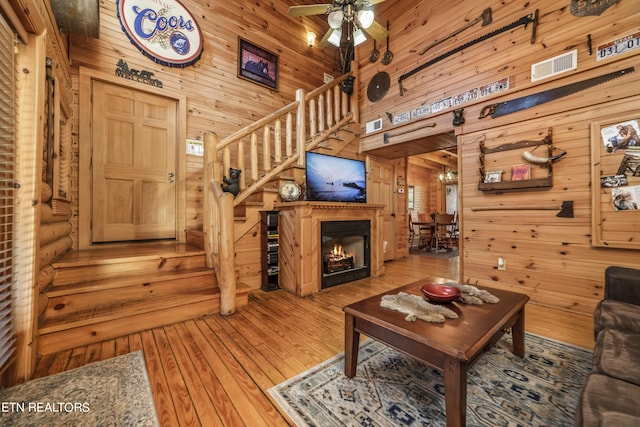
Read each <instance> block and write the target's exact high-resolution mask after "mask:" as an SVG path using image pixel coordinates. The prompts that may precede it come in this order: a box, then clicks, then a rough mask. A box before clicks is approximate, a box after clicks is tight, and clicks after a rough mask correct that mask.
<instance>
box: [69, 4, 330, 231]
mask: <svg viewBox="0 0 640 427" xmlns="http://www.w3.org/2000/svg"><path fill="white" fill-rule="evenodd" d="M287 3H288V2H283V1H276V2H262V1H254V2H249V1H246V0H243V1H237V2H210V1H205V0H192V1H189V2H188V3H184V5H185V6H186V7H187V8H188V10H189V11H190V12H191V14H192V15H193V16H194V17H195V19H196V22H197V23H198V25H199V26H200V29H201V31H202V35H203V38H204V52H203V54H202V57H201V59H200V60H199V61H198V62H197V63H196V64H195V65H194V66H190V67H185V68H170V67H165V66H161V65H159V64H156V63H155V62H153V61H152V60H151V59H149V58H147V57H145V56H143V55H142V54H141V53H140V52H139V51H138V49H137V48H136V47H135V46H134V45H132V44H131V43H130V41H129V39H128V38H127V36H126V35H125V33H124V32H123V31H122V29H121V27H120V23H119V21H118V18H117V16H116V5H115V1H114V0H107V1H103V2H100V39H88V38H84V37H80V36H76V35H71V36H70V47H69V52H70V57H71V63H72V74H73V75H74V79H77V73H78V69H79V67H80V66H83V67H88V68H91V69H94V70H98V71H102V72H107V73H109V74H113V73H114V71H115V69H116V64H117V62H118V61H119V60H120V59H123V60H124V61H126V62H127V63H128V65H129V68H133V69H138V70H148V71H151V72H153V73H154V76H153V78H154V79H158V80H160V81H161V82H162V83H163V92H165V93H166V94H167V96H173V95H176V94H179V95H180V96H186V97H187V118H186V126H187V129H186V133H187V138H189V139H200V140H202V139H203V135H204V133H205V132H216V133H217V134H218V136H219V137H220V138H224V137H226V136H228V135H230V134H231V133H233V132H235V131H237V130H238V129H240V128H242V127H244V126H246V125H248V124H250V123H252V122H254V121H256V120H258V119H260V118H262V117H264V116H266V115H267V114H269V113H271V112H273V111H275V110H277V109H278V108H280V107H282V106H284V105H287V104H289V103H290V102H292V101H294V100H295V90H296V89H298V88H302V89H304V90H306V91H310V90H312V89H314V88H316V87H318V86H321V85H322V84H323V77H324V76H323V74H324V73H328V74H330V75H333V76H338V75H339V74H340V73H341V71H340V70H341V68H340V65H339V63H340V62H339V57H338V56H337V55H336V51H335V50H332V49H320V48H318V47H315V48H310V47H308V46H307V42H306V33H307V30H311V31H314V32H315V33H316V35H317V36H318V40H319V38H320V37H321V36H322V33H323V32H324V31H325V28H323V27H322V26H321V25H319V24H318V22H317V21H314V20H305V21H304V22H303V20H302V19H301V18H291V17H289V16H288V15H287V14H286V12H287V9H288V6H289V5H288V4H287ZM239 36H240V37H242V38H244V39H246V40H248V41H250V42H252V43H254V44H256V45H258V46H260V47H263V48H264V49H267V50H270V51H272V52H274V53H276V54H277V55H278V59H279V91H277V92H276V91H272V90H269V89H267V88H265V87H262V86H259V85H256V84H254V83H251V82H249V81H246V80H244V79H240V78H238V77H237V75H236V74H237V60H236V59H237V54H238V46H237V45H238V37H239ZM113 82H114V83H115V84H117V83H118V78H116V77H114V79H113ZM144 89H145V85H144V84H140V90H144ZM76 99H77V97H76ZM75 107H76V108H75V111H78V110H77V105H75ZM76 119H77V116H76ZM80 139H81V140H82V141H88V138H87V137H86V136H82V135H81V136H80ZM75 154H76V159H77V155H78V152H76V153H75ZM186 163H187V164H186V179H187V183H186V188H187V195H186V228H188V229H198V228H201V226H202V190H203V189H202V177H201V174H202V158H201V157H197V156H187V160H186ZM75 170H76V171H77V170H78V169H75ZM76 200H77V199H76ZM76 209H77V207H76ZM75 229H76V230H77V227H76V228H75ZM75 240H76V241H77V239H75Z"/></svg>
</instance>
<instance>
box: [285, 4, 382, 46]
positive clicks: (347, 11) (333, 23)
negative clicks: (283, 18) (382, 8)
mask: <svg viewBox="0 0 640 427" xmlns="http://www.w3.org/2000/svg"><path fill="white" fill-rule="evenodd" d="M383 1H384V0H336V1H334V2H333V4H312V5H305V6H291V7H289V11H288V14H289V16H294V17H295V16H309V15H322V14H326V15H329V16H328V18H327V21H328V22H329V30H328V31H327V32H326V33H325V35H324V36H323V37H322V40H320V43H319V45H320V46H321V47H323V46H326V45H327V43H331V44H332V45H334V46H338V47H340V42H341V40H342V30H343V27H344V24H347V34H349V37H353V44H354V46H357V45H358V44H360V43H362V42H364V41H365V40H366V39H367V37H366V36H365V35H364V33H363V32H362V30H364V31H366V32H367V33H368V34H369V35H370V36H371V37H373V38H374V39H376V40H378V41H382V40H384V39H385V38H387V36H388V34H389V32H388V31H387V29H386V28H385V27H384V26H382V25H380V24H379V23H378V22H376V21H375V19H374V14H373V9H372V6H373V5H374V4H377V3H382V2H383ZM349 37H348V39H349Z"/></svg>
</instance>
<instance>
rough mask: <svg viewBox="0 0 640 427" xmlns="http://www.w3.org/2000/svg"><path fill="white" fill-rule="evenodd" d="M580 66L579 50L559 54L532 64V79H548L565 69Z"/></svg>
mask: <svg viewBox="0 0 640 427" xmlns="http://www.w3.org/2000/svg"><path fill="white" fill-rule="evenodd" d="M576 68H578V50H577V49H576V50H572V51H571V52H568V53H564V54H562V55H558V56H556V57H555V58H551V59H547V60H546V61H542V62H538V63H537V64H533V65H532V66H531V81H532V82H535V81H537V80H541V79H546V78H547V77H551V76H555V75H556V74H560V73H564V72H565V71H569V70H575V69H576Z"/></svg>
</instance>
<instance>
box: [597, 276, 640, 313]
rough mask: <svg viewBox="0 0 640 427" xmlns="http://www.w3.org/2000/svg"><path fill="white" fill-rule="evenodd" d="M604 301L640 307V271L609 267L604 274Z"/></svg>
mask: <svg viewBox="0 0 640 427" xmlns="http://www.w3.org/2000/svg"><path fill="white" fill-rule="evenodd" d="M604 299H606V300H616V301H622V302H626V303H629V304H635V305H639V306H640V269H637V268H628V267H618V266H611V267H607V269H606V270H605V273H604Z"/></svg>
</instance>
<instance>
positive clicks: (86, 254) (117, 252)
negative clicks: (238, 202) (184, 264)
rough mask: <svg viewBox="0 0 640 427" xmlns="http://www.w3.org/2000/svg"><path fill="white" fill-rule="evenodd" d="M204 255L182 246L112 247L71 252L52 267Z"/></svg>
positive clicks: (194, 249)
mask: <svg viewBox="0 0 640 427" xmlns="http://www.w3.org/2000/svg"><path fill="white" fill-rule="evenodd" d="M204 254H205V252H204V251H203V250H202V249H199V248H196V247H193V246H189V245H184V244H157V245H139V246H138V247H136V248H132V247H130V246H128V247H126V249H123V247H117V246H112V247H105V248H100V249H91V250H85V251H71V252H69V253H68V254H66V255H65V256H64V257H62V258H61V259H60V260H58V261H56V262H54V263H52V265H53V267H54V268H56V269H60V268H70V267H82V266H86V265H106V264H117V263H121V262H134V261H143V260H156V259H163V258H184V257H193V256H200V255H204Z"/></svg>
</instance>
